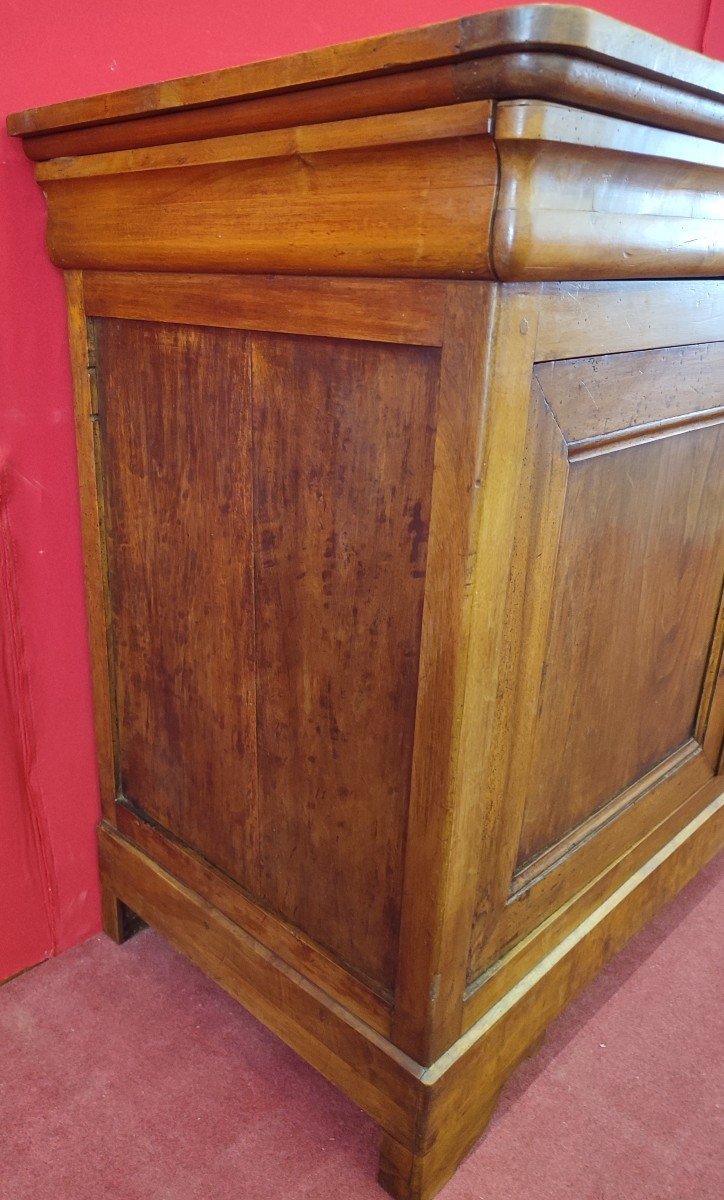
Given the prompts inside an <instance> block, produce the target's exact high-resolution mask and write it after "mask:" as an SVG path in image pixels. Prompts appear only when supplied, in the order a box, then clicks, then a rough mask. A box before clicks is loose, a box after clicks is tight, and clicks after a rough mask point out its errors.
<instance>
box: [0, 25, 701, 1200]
mask: <svg viewBox="0 0 724 1200" xmlns="http://www.w3.org/2000/svg"><path fill="white" fill-rule="evenodd" d="M723 114H724V68H722V66H721V64H713V63H708V62H706V60H703V59H701V58H700V56H696V55H692V54H688V53H686V52H683V51H680V50H677V49H676V48H674V47H669V46H667V45H666V44H665V43H662V42H659V41H657V39H654V38H650V37H648V36H647V35H644V34H640V33H638V32H636V31H632V30H630V29H628V27H625V26H621V25H619V24H618V23H616V22H612V21H610V20H608V19H607V18H601V17H599V16H598V15H597V14H593V13H588V12H586V11H584V10H577V9H573V8H559V7H551V8H545V7H538V8H514V9H508V10H505V11H503V12H501V13H497V14H487V15H484V16H481V17H475V18H464V19H463V20H461V21H456V22H451V23H448V24H447V25H445V26H439V27H434V28H430V29H424V30H419V31H412V32H410V33H407V34H401V35H390V36H389V37H385V38H381V39H374V40H372V41H371V42H367V43H362V44H356V45H352V46H351V47H342V48H335V49H332V50H325V51H318V52H313V53H311V54H309V55H301V56H295V57H294V58H291V59H287V60H280V61H279V62H277V63H271V64H255V65H252V66H249V67H245V68H239V69H234V70H231V71H226V72H219V73H216V74H214V75H211V76H206V77H200V78H198V79H189V80H182V81H178V82H177V83H175V84H173V85H158V86H157V87H154V88H151V89H136V90H133V91H131V92H128V93H119V94H117V95H116V96H113V97H106V98H100V99H98V100H91V101H79V102H74V103H71V104H70V105H67V106H66V105H61V106H54V107H53V108H51V109H48V110H45V111H40V112H31V113H29V114H25V115H22V116H19V117H16V118H14V119H11V122H10V124H11V127H12V131H13V132H16V133H20V134H21V136H24V137H25V140H26V149H27V151H28V153H29V154H30V156H31V157H35V158H37V159H39V160H43V159H50V160H51V161H46V162H42V161H41V163H40V165H39V167H38V168H37V175H38V179H39V182H40V183H41V185H42V186H43V188H44V189H45V191H46V194H47V197H48V204H49V230H48V244H49V250H50V253H51V256H52V257H53V258H54V261H56V262H58V263H59V264H60V265H63V266H65V267H66V268H70V270H69V272H68V278H67V283H68V298H69V307H70V329H71V342H72V347H71V349H72V359H73V373H74V386H75V393H76V416H77V431H78V452H79V463H80V481H81V490H82V511H83V520H84V549H85V557H86V586H87V589H88V595H89V617H90V631H91V643H92V654H93V672H94V676H93V678H94V694H95V701H96V728H97V734H98V741H99V768H100V771H101V785H102V798H103V812H104V822H103V825H102V828H101V834H100V841H101V858H102V876H103V901H104V903H103V911H104V921H105V924H106V927H107V929H108V931H109V933H110V934H111V936H113V937H115V938H116V939H117V940H122V938H123V937H124V935H125V933H126V932H127V931H128V929H129V928H130V927H131V923H132V922H133V920H134V919H135V918H136V917H140V918H142V919H145V920H148V921H150V922H151V923H153V924H154V925H155V926H156V927H158V928H159V929H161V930H162V931H163V932H164V933H165V934H166V935H167V936H169V937H170V938H171V939H172V940H173V941H174V942H175V943H176V944H177V945H178V946H179V947H180V948H181V949H182V950H184V952H185V953H187V954H189V955H190V956H191V957H192V958H193V959H194V960H195V961H197V962H198V963H199V964H200V965H201V966H202V968H203V969H205V970H207V971H208V972H209V973H210V974H211V975H213V977H214V978H216V979H218V980H219V982H220V983H221V984H222V985H223V986H225V987H226V988H227V989H228V990H229V991H230V992H231V993H232V994H233V995H235V996H237V997H238V998H239V999H241V1000H242V1002H243V1003H245V1004H247V1005H248V1006H249V1007H250V1008H251V1010H252V1011H253V1012H255V1013H257V1015H258V1016H260V1017H261V1018H262V1019H263V1020H264V1021H266V1022H267V1024H269V1025H270V1026H271V1028H273V1029H275V1030H276V1031H277V1032H278V1033H280V1034H281V1036H282V1037H284V1038H285V1039H286V1040H287V1041H288V1042H289V1043H290V1044H291V1045H292V1046H294V1047H296V1048H297V1049H298V1050H299V1051H300V1052H301V1053H302V1054H304V1055H305V1057H307V1059H308V1060H309V1061H310V1062H312V1063H314V1064H315V1065H316V1066H318V1067H319V1068H320V1069H321V1070H322V1071H323V1072H324V1073H325V1074H326V1075H327V1077H328V1078H331V1079H332V1080H333V1081H334V1082H335V1083H337V1084H338V1085H339V1086H340V1087H342V1088H343V1089H344V1090H346V1091H347V1092H348V1093H349V1094H350V1095H351V1096H352V1097H353V1098H354V1099H355V1101H356V1102H357V1103H359V1104H360V1105H362V1107H363V1108H365V1109H366V1111H367V1112H369V1113H370V1114H371V1115H372V1116H373V1118H374V1119H375V1120H376V1121H378V1122H379V1124H380V1126H381V1128H382V1130H383V1144H382V1154H381V1166H380V1179H381V1181H382V1183H383V1184H384V1186H385V1187H387V1188H388V1190H390V1191H391V1192H392V1193H393V1194H394V1195H396V1196H398V1197H400V1200H403V1198H404V1200H429V1198H430V1197H432V1196H433V1195H434V1193H435V1192H436V1190H437V1189H438V1188H439V1187H440V1186H441V1185H442V1184H443V1183H444V1182H445V1180H446V1179H447V1178H449V1176H450V1174H451V1173H452V1171H453V1170H454V1168H455V1166H456V1164H457V1162H458V1161H459V1159H460V1157H461V1156H462V1155H463V1154H464V1153H466V1152H467V1150H468V1149H469V1148H470V1147H471V1145H472V1144H473V1142H474V1140H475V1138H476V1137H477V1136H478V1135H479V1134H480V1132H481V1130H482V1129H483V1127H484V1125H485V1123H486V1121H487V1120H488V1119H489V1116H490V1113H491V1111H492V1109H493V1106H494V1104H495V1099H496V1096H497V1093H498V1091H499V1089H500V1087H501V1086H502V1084H503V1082H504V1081H505V1078H506V1077H507V1075H508V1074H509V1073H510V1071H511V1070H512V1069H513V1068H514V1066H515V1064H516V1063H517V1062H518V1061H520V1059H521V1058H522V1057H523V1056H524V1055H525V1054H526V1053H529V1052H530V1051H531V1050H532V1049H533V1048H534V1047H535V1046H536V1045H537V1044H538V1043H539V1040H540V1037H541V1036H542V1034H543V1033H544V1030H545V1026H546V1024H547V1023H548V1021H549V1020H550V1019H552V1017H553V1016H555V1015H556V1014H557V1012H558V1011H560V1009H561V1007H563V1005H564V1004H565V1003H566V1001H567V999H568V998H570V996H572V995H573V994H575V992H576V990H578V988H579V987H580V986H582V985H583V984H584V983H585V982H586V981H587V980H588V979H589V978H590V977H591V975H592V974H593V973H594V972H595V971H596V970H597V969H598V968H599V967H600V966H601V965H602V963H603V962H604V961H605V960H606V959H607V958H608V957H609V956H610V954H612V953H614V952H615V950H616V949H617V948H618V947H619V946H621V945H623V944H624V942H625V941H626V939H627V938H628V937H629V936H631V934H632V933H633V932H634V931H635V930H636V929H637V928H638V927H639V925H640V924H641V923H642V922H643V921H644V920H645V919H646V918H647V916H648V915H650V914H652V913H653V912H654V911H655V910H656V908H657V907H659V906H660V905H661V904H662V903H664V902H665V900H666V899H667V898H668V897H669V896H671V895H673V894H674V893H675V892H676V891H677V890H678V888H679V887H680V886H682V885H683V883H684V882H685V881H686V880H687V879H688V878H689V876H690V875H691V873H692V872H693V871H694V870H696V869H697V867H698V866H699V865H701V864H702V863H703V862H705V861H706V859H707V858H708V857H710V856H711V855H712V854H713V853H715V851H716V850H717V849H718V848H719V847H720V846H721V845H722V844H723V843H724V807H723V805H724V795H723V790H724V778H723V777H722V774H721V768H722V753H723V751H722V746H723V743H724V672H723V669H722V668H723V664H724V652H723V648H724V586H723V585H724V542H723V540H722V515H723V512H724V494H723V492H722V482H721V481H722V479H723V478H724V465H723V460H724V454H723V451H724V443H723V437H724V434H723V432H722V431H723V429H724V393H723V392H722V384H721V378H722V377H724V353H723V349H722V348H723V347H724V282H722V280H721V279H711V278H708V277H709V276H711V275H715V274H721V268H722V266H723V265H724V232H723V229H724V216H722V211H723V210H722V205H723V204H724V185H723V184H722V178H723V177H724V157H723V156H722V147H721V143H722V141H724V117H723ZM78 268H80V269H78ZM676 276H682V278H676ZM695 276H699V277H700V278H695ZM393 277H394V278H393ZM599 280H600V282H599Z"/></svg>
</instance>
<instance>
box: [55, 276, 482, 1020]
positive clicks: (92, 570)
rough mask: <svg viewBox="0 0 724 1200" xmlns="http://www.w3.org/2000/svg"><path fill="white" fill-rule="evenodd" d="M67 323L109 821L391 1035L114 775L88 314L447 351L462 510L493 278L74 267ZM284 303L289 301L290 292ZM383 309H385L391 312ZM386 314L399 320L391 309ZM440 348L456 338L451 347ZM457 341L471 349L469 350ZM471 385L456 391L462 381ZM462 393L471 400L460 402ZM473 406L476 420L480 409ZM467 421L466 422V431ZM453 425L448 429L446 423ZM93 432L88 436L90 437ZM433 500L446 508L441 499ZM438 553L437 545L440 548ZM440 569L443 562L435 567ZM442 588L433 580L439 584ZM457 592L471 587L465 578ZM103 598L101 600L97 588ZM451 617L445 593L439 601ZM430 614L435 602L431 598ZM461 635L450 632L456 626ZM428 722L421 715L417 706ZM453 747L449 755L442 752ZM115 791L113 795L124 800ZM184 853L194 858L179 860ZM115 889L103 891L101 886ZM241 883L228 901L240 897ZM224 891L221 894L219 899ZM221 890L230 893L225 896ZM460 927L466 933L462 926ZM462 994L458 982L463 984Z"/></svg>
mask: <svg viewBox="0 0 724 1200" xmlns="http://www.w3.org/2000/svg"><path fill="white" fill-rule="evenodd" d="M66 279H67V286H68V294H69V305H70V311H71V328H72V333H73V340H72V356H73V370H74V381H75V394H76V403H77V422H78V461H79V470H80V475H81V481H82V488H83V513H84V528H85V529H86V534H85V538H86V541H85V545H86V562H87V563H88V564H89V570H88V578H87V592H88V597H89V619H90V625H89V630H90V636H91V655H92V663H93V675H94V680H93V682H94V688H93V690H94V707H95V713H96V721H97V723H98V728H99V730H100V731H101V735H102V736H104V737H105V738H106V741H105V743H104V745H105V750H104V753H103V754H100V747H101V745H102V743H101V738H100V736H99V754H100V757H99V761H100V764H101V770H102V771H103V773H104V776H103V777H104V780H105V783H104V804H103V818H104V821H105V823H106V825H107V826H109V827H111V826H112V827H116V828H118V829H119V831H120V832H122V833H124V834H125V835H126V836H131V837H132V839H133V840H134V841H135V842H136V843H137V844H139V845H140V846H141V847H142V848H144V847H145V848H147V849H149V850H155V853H156V854H157V856H158V857H159V860H160V861H161V862H166V864H167V865H168V864H169V863H171V862H173V864H174V865H175V869H176V870H178V871H179V873H181V872H189V873H192V874H193V878H194V880H195V886H196V888H197V890H198V891H199V894H201V895H204V894H206V895H207V898H208V899H209V901H210V902H213V903H214V904H216V905H217V906H219V905H221V908H222V911H223V910H224V905H226V907H227V908H228V905H229V904H230V903H231V901H232V899H233V909H234V916H233V919H234V920H235V921H236V922H237V923H238V924H239V926H240V928H243V929H245V930H246V931H247V932H248V933H250V934H251V935H252V936H255V935H256V936H258V935H259V934H260V931H261V930H263V939H264V941H265V943H266V944H269V945H270V946H271V947H272V948H273V949H274V951H275V952H276V953H278V954H279V955H280V957H281V958H282V959H283V960H284V961H287V962H289V963H290V965H292V966H294V967H295V968H296V969H299V970H301V971H302V972H303V973H306V974H308V975H309V977H310V978H312V979H314V980H317V981H318V982H319V983H320V985H321V986H323V987H325V989H326V990H327V991H329V993H330V995H332V996H333V997H336V998H337V999H338V1000H340V1001H342V1002H343V1003H344V1004H345V1005H346V1006H348V1007H349V1008H350V1009H351V1010H352V1011H354V1012H356V1013H357V1014H358V1015H359V1016H360V1018H361V1019H362V1020H364V1021H365V1022H366V1023H367V1024H369V1025H370V1027H371V1028H374V1029H377V1030H379V1031H380V1032H383V1033H387V1032H389V1030H390V1027H391V1021H392V1011H393V996H392V994H391V993H389V992H387V991H386V990H385V989H383V988H381V987H378V986H377V985H374V984H373V983H372V981H365V980H363V979H361V978H360V977H358V976H357V975H356V974H355V973H353V972H352V971H351V970H350V969H349V968H348V967H347V966H346V964H343V963H341V962H338V961H337V960H336V959H335V957H334V955H333V954H332V953H331V952H329V951H327V950H326V949H325V948H324V947H322V946H320V945H318V944H317V943H316V942H314V940H313V939H311V938H310V937H307V936H306V935H305V934H304V933H303V931H301V930H298V929H296V928H295V927H294V926H292V925H290V924H289V923H287V922H285V921H284V920H282V919H281V918H280V917H279V916H278V915H276V914H274V913H272V912H270V911H268V910H266V909H265V908H264V907H263V904H262V903H259V902H258V901H257V900H255V899H252V898H250V897H249V898H245V895H244V892H243V889H242V888H241V887H240V886H239V885H238V884H236V883H234V882H232V881H230V880H228V879H227V877H226V876H224V875H223V872H213V870H212V871H211V874H209V871H210V870H211V868H210V864H206V863H205V860H203V859H202V858H201V857H200V856H199V855H197V854H196V855H195V854H194V852H193V850H192V849H191V848H190V847H185V846H183V845H182V844H181V843H177V841H176V839H173V837H172V836H169V835H168V834H167V833H166V832H165V831H163V830H160V829H158V830H155V828H154V825H153V822H152V821H150V820H149V819H148V818H147V817H146V818H144V821H143V823H141V822H139V819H138V815H136V814H134V813H133V810H132V807H131V806H129V804H128V802H126V801H125V800H124V798H123V797H121V796H120V795H118V789H117V783H116V773H117V772H116V767H115V763H116V762H117V749H116V747H115V745H114V737H113V730H114V728H115V725H116V721H115V708H114V689H113V684H112V671H113V665H112V657H111V655H110V654H109V651H108V644H107V636H108V637H109V636H110V628H111V623H110V616H109V608H108V597H107V565H106V563H105V551H104V540H103V539H104V525H103V517H102V514H103V504H104V501H103V488H102V480H101V475H100V471H101V469H102V464H101V463H100V460H99V457H98V451H97V448H95V446H94V439H93V428H94V426H95V424H96V423H97V404H96V402H95V399H94V388H93V386H92V378H93V370H94V363H93V359H92V354H91V358H90V360H89V357H88V356H89V346H90V338H91V331H92V325H93V320H94V319H95V318H97V317H111V318H113V317H117V318H119V319H129V320H144V321H149V322H171V323H179V324H194V325H200V326H209V327H212V328H215V327H219V328H232V329H239V330H251V331H255V330H257V331H264V332H280V333H290V334H294V335H300V334H301V335H308V336H310V337H338V338H340V337H341V338H349V339H351V340H363V341H372V342H375V341H379V342H381V343H396V344H404V345H411V346H424V347H431V348H435V349H438V350H439V349H440V348H441V347H443V353H442V359H441V378H443V377H446V378H447V384H446V385H444V384H442V383H441V384H440V397H439V403H440V404H441V407H442V414H443V420H442V424H443V426H444V427H445V426H446V427H447V432H448V434H449V441H448V444H447V449H446V450H443V454H445V453H446V454H447V457H448V460H449V461H448V464H447V466H444V465H442V464H441V463H440V452H441V445H442V442H441V441H440V439H438V438H437V436H436V451H435V453H436V478H437V480H438V482H437V489H438V492H439V493H440V495H442V492H441V489H442V490H443V491H445V489H447V490H448V491H449V489H450V488H451V487H452V488H457V494H458V498H459V500H460V503H461V505H462V506H463V509H464V508H466V506H467V504H468V501H469V495H470V493H471V492H472V491H473V490H474V480H473V478H472V476H473V475H474V474H475V471H476V464H475V462H473V461H471V462H470V463H468V464H467V466H468V473H467V474H465V472H462V473H459V475H458V477H456V476H455V473H456V472H458V471H459V464H457V463H455V462H454V461H450V459H451V456H452V457H453V458H454V454H455V447H456V445H457V442H456V441H455V439H456V438H457V437H459V436H460V435H461V433H463V432H464V428H465V426H466V424H467V423H469V422H470V421H472V424H473V425H474V424H476V423H477V425H478V426H480V428H482V420H483V413H482V397H483V392H484V387H483V375H482V373H481V371H482V365H481V364H482V363H483V362H484V359H485V331H486V329H487V328H488V327H489V316H490V314H489V304H490V298H491V296H492V295H493V294H494V285H490V284H480V283H473V282H470V283H453V284H448V283H441V282H438V281H434V280H433V281H428V280H421V281H408V280H389V281H387V280H385V281H377V280H364V279H348V280H347V279H339V278H327V279H324V278H290V277H268V276H265V277H255V278H248V277H243V276H233V275H189V276H179V275H174V274H166V273H158V274H153V273H140V274H139V273H121V272H109V273H104V272H75V271H74V272H68V273H66ZM282 298H283V300H284V303H283V304H282V303H281V300H282ZM383 306H384V308H385V309H386V310H387V314H386V313H385V312H383V311H382V308H383ZM389 314H391V315H389ZM469 338H470V342H471V344H477V343H476V339H477V342H479V346H480V350H479V351H478V352H476V353H474V354H473V355H472V357H471V359H470V360H469V361H468V358H467V355H466V353H465V351H464V347H465V346H466V345H467V344H468V339H469ZM444 347H447V349H445V348H444ZM461 348H463V349H462V351H461ZM461 380H462V381H463V382H466V388H467V390H466V391H464V392H463V394H462V395H461V394H460V393H459V392H458V390H457V387H458V384H459V382H460V381H461ZM471 389H472V391H473V392H474V393H475V395H476V397H477V401H478V409H477V410H473V409H472V406H468V405H467V404H466V403H465V401H466V400H467V398H468V396H469V394H470V390H471ZM461 401H462V403H461ZM471 413H472V416H471ZM461 422H462V429H461ZM446 423H447V425H446ZM89 430H90V433H89ZM437 503H438V504H439V503H440V498H438V501H437ZM439 553H440V552H438V555H439ZM440 572H444V568H443V567H441V566H438V574H440ZM440 586H442V587H443V588H444V583H443V584H442V585H441V584H440V581H438V587H440ZM452 586H453V587H457V586H460V587H462V588H463V591H464V588H465V584H464V581H463V580H462V578H457V577H456V579H455V581H454V582H453V584H452ZM99 595H102V596H103V603H102V604H99V603H98V602H97V597H98V596H99ZM439 599H440V601H441V602H442V607H441V609H440V611H439V613H438V620H441V619H443V614H444V612H445V596H444V594H443V592H441V593H440V596H439ZM425 611H426V612H427V613H428V618H427V619H428V620H429V602H428V598H427V585H426V599H425ZM451 633H452V631H451ZM418 719H419V714H418ZM443 754H444V752H443ZM117 796H118V798H117ZM184 861H185V865H184ZM106 890H108V889H107V888H106ZM232 892H233V897H232ZM220 896H221V897H222V900H221V901H220V900H219V897H220ZM224 896H225V897H226V899H225V900H224V899H223V897H224ZM114 914H116V915H117V904H116V899H115V897H114V896H113V895H112V894H111V893H110V892H109V893H108V903H107V906H106V928H107V929H108V931H109V932H111V933H113V930H114V929H116V932H117V929H118V922H117V920H115V921H114ZM461 936H462V935H461ZM458 990H459V992H460V995H461V988H459V989H458Z"/></svg>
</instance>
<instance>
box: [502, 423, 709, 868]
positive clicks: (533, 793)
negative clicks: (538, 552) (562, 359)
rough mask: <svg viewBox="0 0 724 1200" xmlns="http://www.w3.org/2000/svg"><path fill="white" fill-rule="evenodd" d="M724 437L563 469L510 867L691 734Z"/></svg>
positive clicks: (702, 432)
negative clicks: (562, 499)
mask: <svg viewBox="0 0 724 1200" xmlns="http://www.w3.org/2000/svg"><path fill="white" fill-rule="evenodd" d="M722 451H724V426H722V425H719V426H717V427H716V428H714V429H708V428H705V429H693V430H691V431H689V432H687V433H684V434H681V435H680V436H678V437H669V438H662V439H660V440H657V441H652V442H647V443H645V444H643V445H633V446H626V445H625V444H623V445H622V446H621V448H620V449H618V451H617V452H612V451H609V453H606V454H600V455H597V456H595V457H592V458H586V459H583V460H581V461H576V460H574V461H573V462H572V463H571V469H570V474H569V481H568V492H567V496H566V506H565V514H564V519H563V525H562V530H561V538H560V544H559V550H558V563H557V570H556V579H555V582H554V597H555V599H554V604H553V612H552V617H551V627H550V635H549V640H548V650H547V653H546V658H545V665H544V682H543V685H542V688H541V693H540V700H539V716H538V723H537V729H536V738H535V748H534V751H533V756H532V766H531V773H530V785H529V791H528V795H527V798H526V805H525V816H524V821H523V828H522V831H521V839H520V848H519V858H518V861H519V862H520V863H523V862H526V861H527V860H528V859H530V858H532V857H533V856H534V855H535V854H536V853H539V852H540V851H541V850H544V849H545V848H546V847H548V846H550V845H552V844H553V843H554V842H556V841H558V840H559V839H560V838H561V837H563V835H564V834H566V833H567V832H568V831H569V830H570V829H572V828H573V827H574V826H575V825H577V824H579V823H580V822H581V821H583V820H584V819H585V818H586V817H588V816H590V814H591V813H592V812H594V811H595V810H596V809H598V808H599V807H600V806H601V805H603V804H605V803H606V802H607V801H608V800H610V799H611V798H612V797H613V796H615V795H617V794H618V793H619V792H620V791H622V790H623V789H624V788H626V787H628V786H629V785H630V784H632V783H633V782H635V781H636V780H637V779H638V778H640V776H642V775H643V774H644V773H645V772H646V771H647V770H649V769H650V768H652V767H653V766H655V764H656V763H658V762H659V761H661V760H662V759H663V758H665V757H666V756H667V755H668V754H670V753H671V752H672V751H674V750H676V749H677V748H678V747H679V746H681V745H682V744H683V743H684V742H685V741H686V740H687V739H688V738H690V737H691V736H692V735H693V733H694V725H695V720H696V713H697V708H698V703H699V695H700V692H701V687H702V680H703V677H704V671H705V667H706V662H707V658H708V654H709V647H710V644H711V640H712V634H713V627H714V620H715V616H716V611H717V606H718V601H719V595H720V592H721V584H722V552H721V550H722V548H721V541H720V534H719V525H720V514H721V511H722V503H723V502H724V471H723V470H722V463H723V462H724V460H723V459H722Z"/></svg>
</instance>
